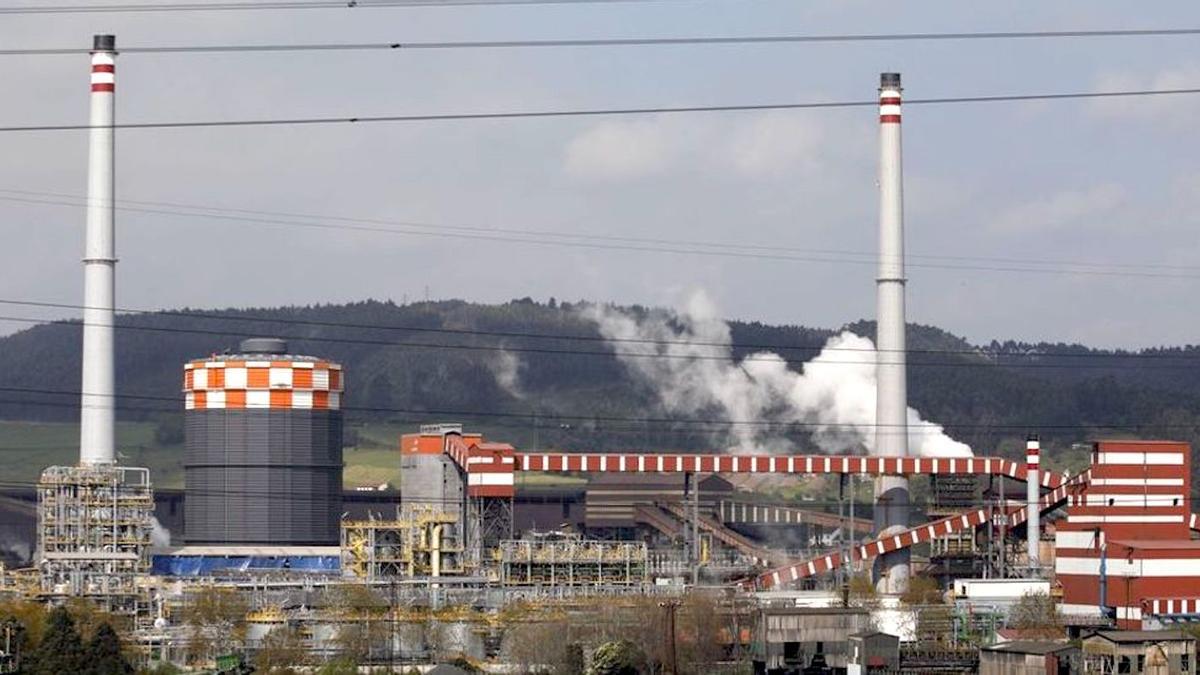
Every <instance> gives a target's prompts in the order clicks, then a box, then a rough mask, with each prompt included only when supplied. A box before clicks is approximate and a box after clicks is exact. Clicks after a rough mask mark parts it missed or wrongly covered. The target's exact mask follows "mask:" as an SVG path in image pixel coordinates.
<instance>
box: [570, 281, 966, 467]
mask: <svg viewBox="0 0 1200 675" xmlns="http://www.w3.org/2000/svg"><path fill="white" fill-rule="evenodd" d="M583 312H584V315H585V316H586V317H587V318H589V319H591V320H592V321H595V322H596V324H597V326H598V327H599V330H600V334H601V335H603V336H604V337H605V338H607V339H608V340H610V341H611V342H612V346H613V349H614V350H615V351H616V352H617V353H618V354H623V356H619V357H618V358H619V359H620V360H621V362H622V363H623V364H624V365H625V366H626V368H628V369H629V370H630V371H632V372H633V373H636V374H637V375H639V376H640V377H642V378H643V379H644V380H645V381H646V382H647V383H648V384H650V385H651V386H652V387H653V388H654V389H655V391H656V392H657V394H658V397H659V399H660V400H661V401H662V404H663V406H664V407H665V408H666V409H667V410H668V411H670V412H672V413H680V414H687V415H696V416H709V417H711V416H713V415H719V416H720V418H721V419H722V420H723V421H727V422H751V423H750V424H730V425H729V432H728V437H727V438H728V440H729V441H730V442H731V443H732V444H733V446H734V448H735V449H736V450H738V451H742V452H749V451H756V452H764V451H773V452H780V451H784V450H787V449H789V447H790V443H789V442H788V441H787V440H786V439H784V438H782V435H781V434H780V431H779V430H780V429H781V428H782V427H783V425H770V424H758V422H768V421H770V422H793V423H800V424H804V425H806V428H807V429H808V430H809V431H811V432H812V438H813V441H814V442H815V443H816V444H817V445H818V446H819V447H820V448H821V449H822V450H824V451H826V452H831V453H834V452H836V453H844V452H846V451H848V450H852V449H854V448H865V449H866V450H868V451H870V450H871V448H872V446H874V444H875V345H874V344H872V343H871V341H870V340H868V339H867V338H864V337H861V336H858V335H855V334H854V333H851V332H848V331H846V332H842V333H841V334H840V335H836V336H834V337H832V338H830V339H829V340H828V342H826V344H825V347H824V348H823V349H822V350H821V353H820V354H818V355H817V356H816V357H814V358H813V359H812V360H811V361H809V362H807V363H805V364H804V365H803V367H802V368H801V370H800V371H799V372H798V371H795V370H792V369H790V368H789V367H788V364H787V362H786V361H784V359H783V358H782V357H780V356H779V355H778V354H774V353H771V352H759V353H756V354H752V355H750V356H749V357H747V358H745V359H743V360H742V361H740V362H738V361H734V359H733V355H732V349H731V344H732V339H731V336H730V331H729V325H728V324H727V323H725V321H724V320H722V319H721V318H719V316H718V314H717V312H716V310H715V308H714V306H713V304H712V303H711V302H710V301H709V300H708V298H707V297H706V296H705V295H704V294H703V293H695V294H693V295H692V296H691V297H690V298H689V299H688V301H687V304H686V307H685V308H684V309H683V310H682V311H680V312H666V311H662V310H652V311H651V312H649V313H648V314H647V315H645V316H642V317H633V316H630V315H629V314H626V313H623V312H620V311H617V310H615V309H612V308H611V307H601V306H598V305H592V306H589V307H587V308H585V309H584V310H583ZM635 354H653V355H656V356H653V357H648V358H647V357H639V356H635ZM908 425H909V427H908V435H909V451H910V452H911V453H912V454H916V455H921V456H924V457H964V456H969V455H970V454H971V450H970V448H969V447H967V445H966V444H964V443H960V442H958V441H956V440H954V439H952V438H950V437H949V436H947V435H946V433H945V430H944V429H943V428H942V427H941V425H938V424H934V423H932V422H927V421H925V420H922V419H921V416H920V415H919V414H918V413H917V411H916V410H913V409H912V408H909V409H908Z"/></svg>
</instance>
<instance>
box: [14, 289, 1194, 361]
mask: <svg viewBox="0 0 1200 675" xmlns="http://www.w3.org/2000/svg"><path fill="white" fill-rule="evenodd" d="M0 305H14V306H21V307H41V308H53V309H77V310H86V309H93V308H89V307H88V306H86V305H79V304H72V303H64V302H43V301H34V300H14V299H6V298H0ZM114 311H117V312H126V313H130V314H136V315H148V316H168V317H180V318H194V319H202V320H207V321H233V322H239V321H240V322H243V323H258V324H280V325H295V326H315V327H321V328H339V329H355V330H385V331H401V332H415V333H434V334H443V335H454V336H462V337H502V338H518V339H536V340H561V341H568V342H589V343H596V342H598V343H604V344H608V343H613V344H644V345H653V346H687V347H714V348H718V349H729V350H731V351H732V350H735V349H736V350H741V351H750V350H763V349H777V350H804V351H829V352H851V353H878V352H880V351H886V352H899V351H903V352H904V353H906V354H944V355H961V356H973V357H983V358H988V359H1006V358H1045V359H1055V358H1065V359H1073V358H1074V359H1097V360H1100V359H1120V360H1128V359H1153V360H1162V361H1200V354H1166V353H1145V352H1130V353H1116V352H1106V353H1099V354H1079V353H1074V352H1066V353H1049V352H1021V353H1003V352H1000V353H996V352H988V351H985V350H980V349H920V348H916V349H906V350H878V349H868V348H865V347H833V346H828V345H818V344H809V345H803V344H801V345H785V344H772V343H732V342H729V343H727V342H716V341H706V340H687V339H655V338H621V337H612V338H609V337H604V336H600V335H570V334H565V333H529V332H521V331H495V330H481V329H467V328H435V327H428V326H412V325H397V324H371V323H354V322H340V321H318V320H312V319H291V318H286V317H279V318H269V317H259V316H232V315H222V314H212V313H204V312H188V311H180V310H149V309H131V308H123V307H118V308H115V309H114ZM0 321H13V322H19V323H33V324H37V325H67V326H76V325H82V323H81V322H80V321H78V320H76V319H36V318H32V317H14V316H0ZM115 327H116V328H117V329H119V330H152V331H160V332H176V333H194V334H214V335H221V336H227V335H230V334H234V335H251V334H253V335H259V334H260V333H251V332H249V331H245V330H241V329H233V328H230V329H225V330H215V329H214V330H201V329H192V328H181V327H173V326H157V327H155V326H137V325H133V324H124V325H121V324H118V325H116V326H115ZM268 332H271V333H272V335H273V336H275V337H279V335H277V334H275V333H274V331H268ZM285 337H287V338H288V339H293V340H301V341H311V342H339V341H351V339H350V338H342V339H339V338H334V337H325V336H312V335H302V336H285ZM353 341H354V342H358V340H353ZM378 342H381V343H382V344H384V345H395V346H413V345H410V344H408V343H394V342H382V341H378ZM372 344H374V342H372ZM417 344H419V345H420V346H429V347H439V346H441V345H439V344H438V343H417ZM480 347H481V348H482V347H483V346H480ZM495 348H497V349H501V350H506V351H515V350H516V348H508V347H505V346H499V347H495ZM563 351H567V352H569V353H582V354H599V355H608V356H616V357H620V356H629V355H633V354H632V353H628V354H627V353H624V352H616V351H615V350H614V351H613V352H578V351H575V350H563ZM641 356H644V357H652V356H654V354H644V353H643V354H641ZM677 356H678V358H684V359H686V358H701V359H708V358H714V359H728V360H731V361H732V360H733V357H732V356H725V355H713V356H696V357H693V356H691V355H677ZM747 358H749V357H747ZM750 360H754V359H750ZM783 360H784V361H787V362H789V363H807V361H800V360H788V359H783ZM822 363H854V364H857V363H860V362H858V361H849V362H838V361H823V362H822ZM914 365H920V364H919V362H915V363H914ZM944 365H960V364H959V363H958V362H955V363H953V364H944ZM980 365H981V366H996V367H1002V368H1007V367H1022V366H1021V365H1019V364H1009V363H1000V362H997V361H990V362H988V363H986V364H980ZM1039 365H1040V366H1042V367H1050V366H1051V365H1052V364H1039ZM1054 367H1060V368H1072V367H1088V366H1076V365H1068V364H1058V365H1055V366H1054ZM1094 367H1097V368H1107V367H1111V366H1103V365H1098V366H1094ZM1124 367H1133V366H1124ZM1168 367H1170V368H1174V367H1176V366H1174V365H1172V366H1168ZM1138 368H1140V367H1138Z"/></svg>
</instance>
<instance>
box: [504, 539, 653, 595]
mask: <svg viewBox="0 0 1200 675" xmlns="http://www.w3.org/2000/svg"><path fill="white" fill-rule="evenodd" d="M498 556H499V562H500V582H501V583H502V584H503V585H504V586H530V585H534V586H536V585H542V584H549V585H552V586H583V585H596V586H614V585H616V586H638V585H643V584H645V583H646V569H647V565H646V562H647V554H646V545H645V544H644V543H633V542H609V541H592V540H585V539H582V538H580V537H578V536H572V535H555V536H552V537H546V538H542V539H535V540H531V539H516V540H512V539H510V540H505V541H502V542H500V547H499V551H498Z"/></svg>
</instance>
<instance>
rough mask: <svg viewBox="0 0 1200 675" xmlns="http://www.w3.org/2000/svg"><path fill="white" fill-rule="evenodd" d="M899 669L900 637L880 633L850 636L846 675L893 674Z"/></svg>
mask: <svg viewBox="0 0 1200 675" xmlns="http://www.w3.org/2000/svg"><path fill="white" fill-rule="evenodd" d="M899 669H900V637H899V636H896V635H891V634H890V633H882V632H880V631H868V632H865V633H855V634H854V635H851V636H850V663H849V664H848V665H847V667H846V673H847V675H869V674H871V673H894V672H896V671H898V670H899Z"/></svg>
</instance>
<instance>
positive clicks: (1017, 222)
mask: <svg viewBox="0 0 1200 675" xmlns="http://www.w3.org/2000/svg"><path fill="white" fill-rule="evenodd" d="M1125 202H1126V193H1125V190H1124V188H1122V187H1121V186H1119V185H1115V184H1112V183H1106V184H1102V185H1096V186H1092V187H1089V188H1086V189H1083V190H1063V191H1061V192H1058V193H1055V194H1053V195H1050V196H1049V197H1046V198H1043V199H1040V200H1037V201H1031V202H1027V203H1025V204H1018V205H1016V206H1014V207H1012V208H1010V209H1008V210H1007V211H1003V212H1001V213H1000V214H999V215H998V216H997V217H996V218H995V219H994V220H993V221H992V222H991V224H990V226H989V229H991V230H992V231H993V232H999V233H1005V234H1028V233H1034V232H1039V233H1046V232H1050V231H1053V230H1060V229H1064V228H1069V227H1072V226H1075V225H1079V224H1081V223H1082V224H1084V225H1086V226H1087V227H1088V228H1089V229H1096V228H1097V226H1099V228H1100V229H1106V228H1107V224H1108V223H1112V222H1116V221H1117V220H1118V219H1117V218H1115V215H1114V212H1115V211H1117V210H1118V209H1119V208H1120V207H1121V206H1123V205H1124V204H1125Z"/></svg>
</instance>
